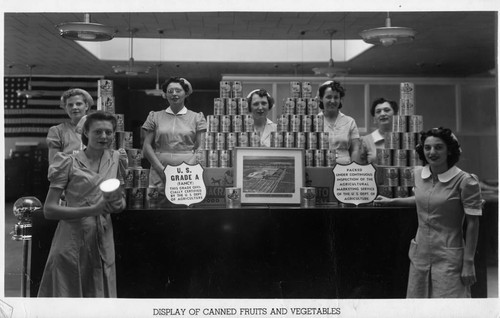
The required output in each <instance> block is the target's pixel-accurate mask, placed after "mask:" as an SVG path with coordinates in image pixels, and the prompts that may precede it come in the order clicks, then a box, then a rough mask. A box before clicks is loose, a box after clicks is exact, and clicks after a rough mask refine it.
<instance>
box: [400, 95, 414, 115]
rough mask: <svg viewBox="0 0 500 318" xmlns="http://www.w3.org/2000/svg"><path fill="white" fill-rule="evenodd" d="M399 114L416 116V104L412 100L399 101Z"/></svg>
mask: <svg viewBox="0 0 500 318" xmlns="http://www.w3.org/2000/svg"><path fill="white" fill-rule="evenodd" d="M399 114H401V115H402V116H411V115H415V102H414V101H413V98H412V99H401V100H400V101H399Z"/></svg>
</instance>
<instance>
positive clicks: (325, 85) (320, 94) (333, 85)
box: [318, 81, 345, 109]
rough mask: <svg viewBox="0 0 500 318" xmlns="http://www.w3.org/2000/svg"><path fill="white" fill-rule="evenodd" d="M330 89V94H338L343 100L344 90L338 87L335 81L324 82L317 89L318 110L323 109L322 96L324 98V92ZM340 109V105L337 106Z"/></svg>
mask: <svg viewBox="0 0 500 318" xmlns="http://www.w3.org/2000/svg"><path fill="white" fill-rule="evenodd" d="M328 87H330V88H331V89H332V92H338V93H339V95H340V98H343V97H344V96H345V88H344V87H343V86H342V85H340V83H339V82H337V81H327V82H324V83H323V84H321V86H320V87H319V89H318V97H319V98H318V99H319V100H318V101H319V105H318V106H319V108H320V109H324V108H325V105H323V101H322V99H323V96H325V91H326V89H327V88H328ZM341 108H342V103H340V104H339V109H341Z"/></svg>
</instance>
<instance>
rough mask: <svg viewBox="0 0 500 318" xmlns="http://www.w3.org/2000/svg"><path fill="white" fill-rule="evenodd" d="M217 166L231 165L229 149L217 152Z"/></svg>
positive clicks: (225, 166)
mask: <svg viewBox="0 0 500 318" xmlns="http://www.w3.org/2000/svg"><path fill="white" fill-rule="evenodd" d="M219 167H221V168H229V167H231V151H230V150H221V151H220V152H219Z"/></svg>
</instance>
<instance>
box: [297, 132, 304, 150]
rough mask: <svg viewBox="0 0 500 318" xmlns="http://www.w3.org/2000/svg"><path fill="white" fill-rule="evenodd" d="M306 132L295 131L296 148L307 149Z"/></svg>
mask: <svg viewBox="0 0 500 318" xmlns="http://www.w3.org/2000/svg"><path fill="white" fill-rule="evenodd" d="M306 146H307V142H306V133H304V132H296V133H295V148H301V149H306Z"/></svg>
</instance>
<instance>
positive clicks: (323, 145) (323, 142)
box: [318, 132, 330, 149]
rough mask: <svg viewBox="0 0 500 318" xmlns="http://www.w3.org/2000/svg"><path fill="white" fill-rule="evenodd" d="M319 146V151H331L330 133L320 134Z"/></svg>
mask: <svg viewBox="0 0 500 318" xmlns="http://www.w3.org/2000/svg"><path fill="white" fill-rule="evenodd" d="M318 144H319V149H329V148H330V133H328V132H319V133H318Z"/></svg>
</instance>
